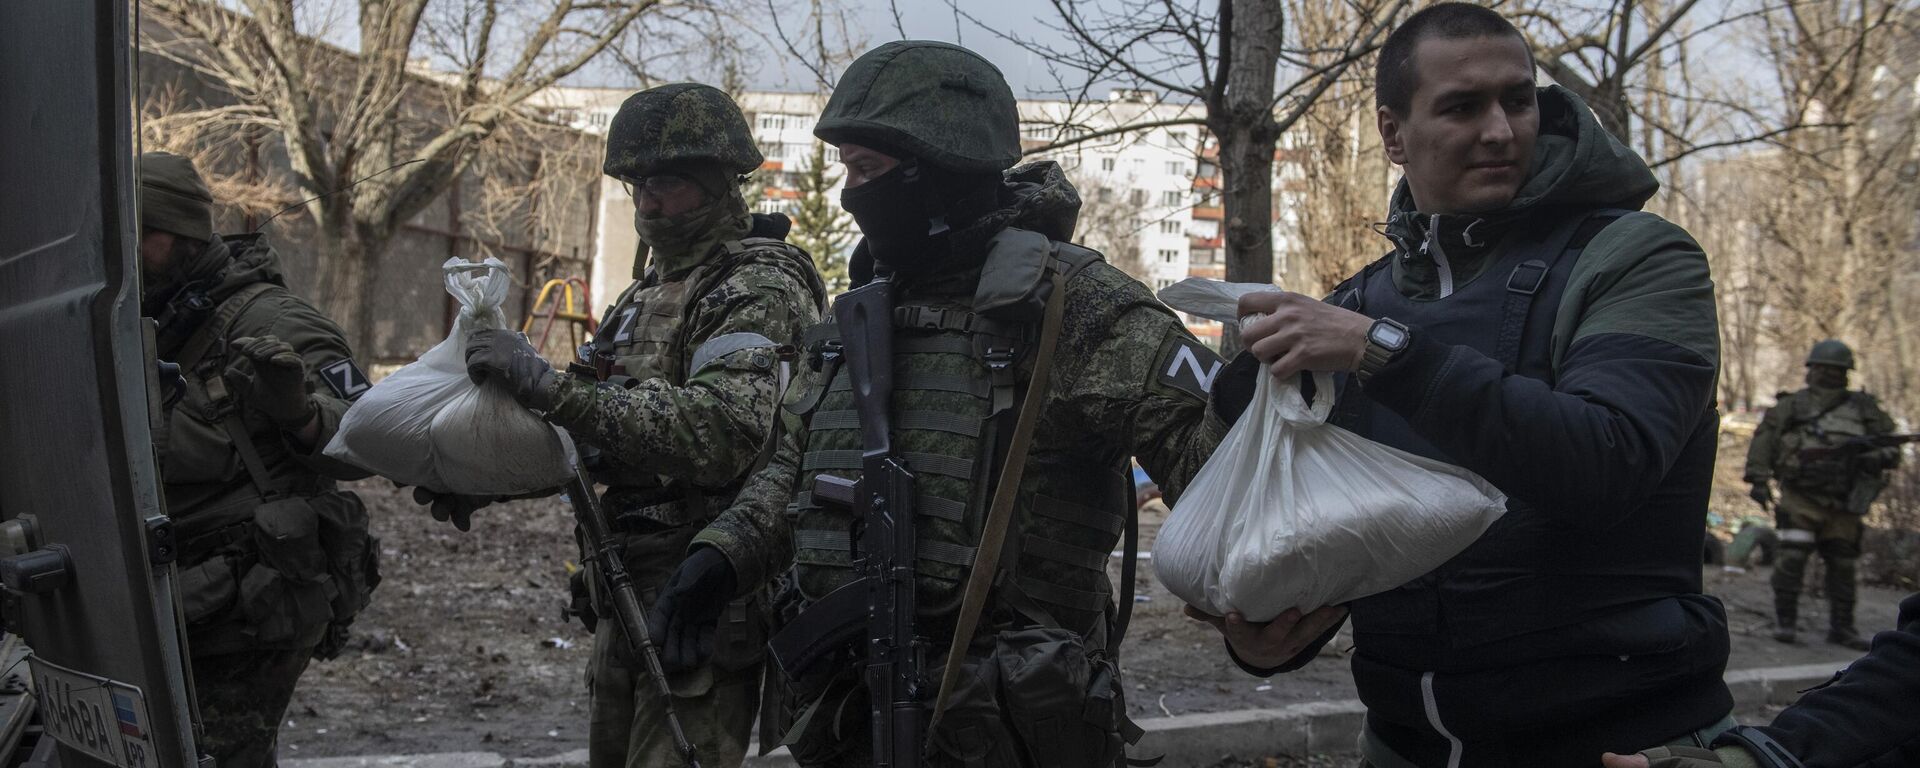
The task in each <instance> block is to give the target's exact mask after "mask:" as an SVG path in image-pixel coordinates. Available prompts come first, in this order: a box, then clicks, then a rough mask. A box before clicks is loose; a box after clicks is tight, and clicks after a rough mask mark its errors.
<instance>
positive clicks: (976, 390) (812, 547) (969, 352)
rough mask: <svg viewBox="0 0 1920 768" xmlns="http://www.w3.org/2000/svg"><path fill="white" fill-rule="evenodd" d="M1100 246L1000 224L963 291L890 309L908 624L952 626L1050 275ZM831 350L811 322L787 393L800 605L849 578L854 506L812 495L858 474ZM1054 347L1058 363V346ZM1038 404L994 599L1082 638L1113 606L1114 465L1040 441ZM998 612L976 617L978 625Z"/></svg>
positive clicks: (1067, 271)
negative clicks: (798, 383) (807, 378)
mask: <svg viewBox="0 0 1920 768" xmlns="http://www.w3.org/2000/svg"><path fill="white" fill-rule="evenodd" d="M1009 233H1011V235H1012V236H1011V237H1009ZM1099 258H1100V256H1099V254H1097V253H1095V252H1093V251H1089V250H1086V249H1083V248H1080V247H1078V246H1074V245H1072V244H1067V243H1049V242H1048V241H1046V240H1045V238H1044V237H1042V236H1039V235H1037V234H1035V233H1030V232H1021V231H1019V230H1009V231H1008V233H1003V235H1002V236H1001V237H1000V238H996V241H995V247H994V249H993V250H992V251H991V252H990V254H989V257H988V260H987V263H986V266H985V267H984V268H983V270H982V277H981V281H980V284H979V287H978V288H977V289H976V291H975V293H974V294H973V295H972V296H966V295H915V294H914V293H912V292H908V293H907V294H906V295H905V296H904V297H903V298H902V299H901V301H900V303H899V304H898V305H897V306H896V307H895V308H894V310H893V317H892V324H893V345H894V348H893V361H892V367H893V372H894V380H893V390H892V392H893V395H892V409H891V411H892V417H893V427H894V430H893V436H892V437H893V444H894V446H895V447H896V449H897V450H899V451H901V453H902V455H903V456H904V458H905V460H906V463H907V466H908V468H909V469H910V470H911V471H913V472H914V473H915V476H916V480H915V483H916V489H915V490H916V499H915V501H916V505H917V510H916V512H917V519H916V521H915V525H916V528H917V531H916V533H917V541H918V543H917V553H916V554H917V561H918V562H917V571H918V573H917V582H916V588H915V595H916V614H917V615H916V631H917V632H920V633H923V634H926V635H929V636H934V637H942V636H944V633H946V632H950V631H951V630H952V628H953V626H954V618H955V615H956V613H957V611H958V609H959V605H960V602H961V599H962V595H963V592H964V589H965V586H966V582H967V577H968V574H969V571H970V568H971V566H972V565H973V563H974V562H975V555H976V553H977V552H978V549H979V547H980V542H981V535H982V529H983V526H984V524H985V522H986V518H987V513H988V508H989V502H990V497H991V496H992V495H993V493H994V490H995V486H996V484H997V483H998V482H999V477H998V473H999V469H1000V464H1001V458H1002V457H1003V456H1004V455H1005V453H1006V451H1007V449H1008V442H1009V440H1010V439H1011V437H1012V433H1013V432H1014V422H1015V419H1016V417H1017V416H1018V415H1019V414H1018V411H1019V408H1018V407H1017V404H1018V403H1019V401H1020V400H1021V398H1022V397H1023V394H1024V391H1025V389H1026V388H1027V387H1029V386H1031V385H1032V382H1031V381H1030V380H1029V379H1030V378H1031V370H1032V365H1033V355H1032V351H1033V349H1034V347H1036V346H1037V344H1038V340H1039V337H1040V325H1041V319H1040V312H1039V310H1040V309H1041V308H1043V307H1044V305H1045V302H1046V298H1047V290H1048V288H1049V287H1050V282H1051V278H1052V276H1053V275H1055V274H1059V275H1060V276H1061V277H1063V278H1064V279H1065V280H1071V279H1072V278H1073V276H1074V275H1075V274H1077V273H1078V272H1079V270H1080V269H1082V268H1084V267H1085V266H1087V265H1088V264H1091V263H1093V262H1095V261H1098V260H1099ZM1061 284H1062V285H1065V284H1066V283H1065V281H1063V282H1062V283H1061ZM843 349H844V344H843V341H842V339H841V336H840V333H839V331H838V329H836V328H835V326H834V325H833V324H832V323H823V324H821V325H818V326H815V327H814V328H812V329H810V330H809V331H808V333H807V335H806V352H805V359H806V364H808V365H809V366H812V367H813V368H814V369H815V370H816V371H818V372H819V374H820V375H819V376H817V377H816V378H815V379H814V384H813V386H814V387H815V389H814V390H813V391H811V392H807V393H804V394H803V395H802V396H799V397H796V398H793V399H790V400H789V401H788V405H787V408H788V409H789V410H790V411H792V412H793V413H795V414H796V415H799V416H800V417H801V418H802V419H803V420H804V421H806V422H807V423H808V430H807V432H806V433H805V434H806V439H805V444H804V449H803V454H802V457H801V465H800V473H799V477H798V483H797V484H796V488H797V489H799V490H798V492H797V493H796V495H795V498H794V499H793V501H792V503H791V504H789V506H788V509H787V514H788V517H789V520H790V521H791V523H792V525H793V530H794V549H795V554H794V569H795V581H796V584H797V586H798V587H799V590H800V593H801V595H802V597H803V598H804V599H805V600H806V601H808V602H813V601H818V600H819V599H821V598H822V597H824V596H826V595H827V594H829V593H831V592H832V591H834V590H835V589H837V588H839V587H841V586H843V585H845V584H848V583H850V582H851V581H853V580H854V579H856V578H857V577H858V574H857V572H856V571H855V569H854V566H853V560H854V556H855V555H856V552H855V551H854V547H855V546H856V542H857V541H858V540H859V536H858V525H859V520H858V518H857V516H856V515H855V514H854V513H853V512H852V510H851V509H850V508H849V507H847V506H844V505H840V504H834V503H831V502H829V501H826V500H822V499H817V498H814V496H813V493H812V491H811V489H812V488H814V487H815V479H816V478H817V477H818V476H820V475H822V474H831V475H834V476H837V477H840V478H844V479H847V480H857V479H858V478H859V475H860V467H861V435H860V430H859V426H860V424H859V417H858V413H857V412H856V411H855V410H854V402H853V393H852V382H851V378H850V376H849V374H848V371H847V370H845V369H844V367H843V366H842V365H841V355H842V351H843ZM1057 358H1058V359H1059V360H1060V361H1061V362H1062V363H1063V364H1064V361H1065V360H1066V359H1068V358H1067V356H1066V355H1065V354H1064V351H1063V352H1062V354H1060V355H1058V356H1057ZM1043 406H1044V403H1043V404H1042V407H1043ZM1039 415H1040V417H1041V418H1040V428H1039V430H1037V431H1036V433H1035V435H1034V436H1033V438H1032V447H1031V448H1030V450H1029V454H1028V457H1027V460H1026V463H1025V467H1026V469H1025V471H1024V472H1023V473H1022V477H1021V479H1020V484H1019V485H1020V487H1019V490H1018V492H1017V495H1016V500H1015V507H1014V513H1013V517H1012V521H1011V524H1010V526H1009V529H1008V531H1007V533H1006V537H1005V541H1004V544H1003V545H1002V548H1001V556H1000V558H999V563H1000V565H999V570H1000V571H1001V572H1002V575H1003V576H1004V577H1005V578H1004V580H1003V581H1001V582H1000V583H999V584H998V585H997V588H996V590H995V592H994V596H995V597H996V598H999V599H1000V600H1001V601H1002V602H1006V601H1011V602H1012V603H1014V606H1012V607H1013V608H1015V609H1017V610H1019V611H1020V613H1022V614H1024V615H1026V616H1027V617H1029V618H1030V619H1031V620H1032V621H1033V622H1035V623H1042V624H1047V625H1052V626H1061V627H1065V628H1069V629H1072V630H1074V631H1076V632H1080V633H1082V634H1089V635H1091V634H1093V633H1094V632H1095V631H1096V629H1097V628H1098V627H1100V626H1101V623H1100V619H1101V618H1102V616H1103V615H1104V612H1105V611H1106V609H1107V607H1108V605H1109V603H1110V599H1109V593H1110V587H1109V586H1108V581H1107V575H1106V564H1107V561H1108V559H1109V555H1108V553H1109V552H1111V551H1112V547H1113V546H1114V544H1115V543H1116V542H1117V541H1118V540H1119V537H1120V535H1121V533H1122V531H1123V528H1124V525H1125V522H1126V507H1124V506H1121V505H1122V504H1124V503H1125V501H1126V500H1127V498H1128V497H1127V493H1126V491H1124V490H1123V489H1122V485H1121V483H1123V482H1124V480H1125V478H1124V475H1123V474H1122V473H1121V472H1120V467H1119V466H1118V465H1114V462H1109V461H1106V460H1105V458H1104V457H1097V456H1090V455H1087V454H1086V452H1084V451H1082V452H1077V453H1076V452H1074V451H1069V450H1063V446H1061V445H1060V443H1058V442H1056V441H1051V440H1049V438H1048V435H1047V434H1046V432H1047V425H1046V423H1047V420H1046V418H1045V414H1044V412H1043V413H1042V414H1039ZM1110 465H1112V466H1110ZM1108 489H1110V490H1108ZM1001 607H1008V606H1001ZM1004 618H1005V617H1004V616H1002V617H1000V618H998V619H996V618H994V617H993V616H992V614H989V618H988V620H987V622H986V623H987V624H992V623H994V622H996V621H1003V620H1004Z"/></svg>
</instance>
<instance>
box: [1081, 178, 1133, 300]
mask: <svg viewBox="0 0 1920 768" xmlns="http://www.w3.org/2000/svg"><path fill="white" fill-rule="evenodd" d="M1067 176H1068V180H1069V181H1072V182H1073V186H1074V187H1075V188H1076V189H1078V190H1079V191H1080V220H1079V223H1078V226H1077V230H1078V232H1079V233H1080V238H1081V241H1082V242H1083V243H1085V245H1086V246H1087V247H1088V248H1092V249H1094V250H1096V251H1099V252H1100V253H1101V254H1103V255H1105V256H1106V257H1107V263H1109V264H1112V265H1113V266H1115V267H1118V268H1119V269H1120V271H1122V272H1125V273H1127V274H1129V275H1132V276H1133V277H1134V278H1136V279H1138V280H1141V281H1143V282H1144V281H1146V280H1147V260H1146V254H1144V253H1142V252H1141V250H1140V232H1141V230H1142V229H1144V228H1145V227H1146V223H1145V222H1143V221H1141V218H1140V209H1139V207H1138V206H1135V205H1133V204H1132V203H1130V202H1129V201H1128V200H1127V197H1126V195H1127V191H1128V190H1129V189H1131V188H1132V187H1133V184H1131V183H1129V181H1130V180H1128V179H1114V178H1108V177H1106V176H1103V175H1100V174H1097V173H1094V172H1091V171H1087V170H1086V167H1085V166H1084V165H1082V166H1079V167H1077V168H1075V169H1074V170H1071V171H1068V172H1067Z"/></svg>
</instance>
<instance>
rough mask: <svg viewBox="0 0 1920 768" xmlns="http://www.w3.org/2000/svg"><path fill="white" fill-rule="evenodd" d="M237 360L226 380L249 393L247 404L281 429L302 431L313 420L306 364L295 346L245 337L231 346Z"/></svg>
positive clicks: (278, 340)
mask: <svg viewBox="0 0 1920 768" xmlns="http://www.w3.org/2000/svg"><path fill="white" fill-rule="evenodd" d="M231 347H232V349H233V352H234V355H235V359H234V360H233V362H232V363H231V364H229V365H228V366H227V371H226V378H227V381H228V382H230V383H232V384H233V385H234V387H235V388H236V389H240V390H242V391H244V392H246V393H247V395H246V398H247V400H246V402H247V405H248V406H251V407H252V408H253V409H254V410H256V411H259V412H261V413H263V414H265V415H266V417H267V418H268V419H271V420H272V421H273V424H274V426H277V427H279V428H281V429H288V430H293V429H299V428H301V427H303V426H306V424H307V420H308V419H310V418H313V410H314V407H315V406H314V404H313V399H312V398H310V397H308V396H307V364H306V361H304V360H301V359H300V353H299V352H297V351H295V350H294V348H293V345H292V344H288V343H286V342H284V341H281V340H280V339H279V337H277V336H242V337H240V338H238V339H234V340H233V344H232V345H231Z"/></svg>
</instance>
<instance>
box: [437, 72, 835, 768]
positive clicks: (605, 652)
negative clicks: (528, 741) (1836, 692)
mask: <svg viewBox="0 0 1920 768" xmlns="http://www.w3.org/2000/svg"><path fill="white" fill-rule="evenodd" d="M760 162H761V156H760V151H759V149H758V148H757V147H756V146H755V144H754V142H753V139H752V136H751V135H750V134H749V132H748V128H747V122H746V119H745V118H744V117H742V116H741V114H740V109H739V108H738V107H737V106H735V105H734V103H733V101H732V100H731V99H729V98H727V96H726V95H725V94H723V93H721V92H720V91H718V90H715V89H713V88H711V87H708V86H704V85H694V84H676V85H667V86H661V87H659V88H654V89H651V90H647V91H642V92H640V93H638V94H635V95H634V96H632V97H631V98H629V99H627V101H626V103H624V104H622V105H621V107H620V112H619V113H618V114H617V115H615V116H614V119H613V125H612V127H611V128H610V129H609V131H608V134H607V158H606V173H607V175H609V176H612V177H614V178H616V179H620V180H621V181H623V182H625V183H626V184H627V185H629V186H630V188H631V189H632V193H633V195H634V202H635V208H636V218H635V220H634V226H635V227H636V228H637V229H638V230H639V233H640V239H641V241H642V242H643V243H644V244H645V245H646V247H647V250H648V253H649V257H650V260H649V262H648V263H646V266H645V270H644V271H641V269H640V266H639V265H636V268H635V274H634V277H635V278H637V280H636V281H635V282H634V283H633V285H632V286H631V287H629V288H628V289H627V291H626V292H625V293H624V294H622V295H621V296H620V298H619V300H618V301H616V302H614V304H613V306H612V307H610V308H609V309H608V310H607V314H606V317H605V318H604V319H603V320H602V322H601V323H600V328H599V332H598V333H597V334H596V337H595V339H594V342H593V343H592V344H590V345H588V347H587V348H585V349H583V350H582V359H581V360H580V361H579V362H578V363H577V364H576V365H575V366H573V367H571V368H570V369H569V370H567V371H565V372H561V371H555V370H553V368H552V367H551V366H549V365H548V364H547V362H546V361H545V360H543V359H541V357H540V355H539V353H538V352H536V351H535V350H534V349H533V348H532V346H530V345H528V344H527V341H526V339H525V337H523V336H521V335H519V334H515V333H511V332H505V331H479V332H476V333H475V334H473V336H472V337H471V338H470V339H469V340H468V345H467V363H468V368H469V371H470V372H472V373H473V374H474V375H475V377H476V378H481V377H494V378H498V379H500V380H502V381H504V382H506V383H507V385H508V386H509V387H510V388H511V389H512V391H513V393H514V395H515V397H516V398H517V399H518V400H519V401H520V403H521V404H523V405H525V406H527V407H528V408H530V409H532V410H533V411H534V412H536V413H539V414H542V415H543V416H544V417H545V418H546V419H547V420H548V421H550V422H552V423H554V424H556V425H559V426H561V427H564V428H565V429H567V430H568V431H569V432H571V433H572V434H573V436H574V438H575V439H576V441H578V442H579V443H580V444H581V445H582V446H583V448H584V449H585V450H586V451H587V452H588V454H589V456H590V457H593V458H590V459H589V463H588V466H589V467H590V468H591V469H592V470H593V474H594V478H595V479H596V480H597V481H598V482H600V483H603V484H605V485H606V486H607V490H606V494H605V505H606V509H607V512H608V515H609V517H610V518H611V519H612V524H613V526H614V528H615V529H616V531H617V533H618V534H619V535H620V536H621V538H622V542H621V543H622V546H623V548H624V553H625V561H626V566H627V569H628V570H629V571H631V572H632V574H633V576H634V581H635V586H636V587H637V588H638V589H639V590H640V592H641V598H642V602H643V603H647V604H653V603H656V602H658V603H660V604H662V605H671V604H673V603H675V602H676V601H677V602H679V603H681V604H685V605H688V606H689V608H690V609H691V610H694V611H697V612H699V613H701V614H702V615H704V616H706V617H708V620H709V624H710V625H711V624H714V623H716V622H717V627H711V626H710V628H709V631H708V632H707V633H706V634H704V635H702V636H700V637H697V638H690V639H689V642H693V643H698V644H700V646H701V648H702V649H704V650H705V651H707V653H706V654H704V655H702V656H701V658H700V660H699V661H698V662H695V661H693V660H692V659H693V656H694V654H693V649H692V648H691V647H688V648H685V649H682V648H678V647H673V646H664V647H663V651H664V652H663V654H662V656H663V659H664V661H665V662H666V665H667V667H668V668H669V670H670V672H669V675H668V677H669V680H668V683H669V685H670V686H671V687H672V689H673V691H674V695H675V697H676V701H675V702H674V707H675V709H676V710H677V711H678V714H679V717H680V721H681V723H682V724H683V725H684V726H685V727H686V730H687V735H688V737H689V739H691V740H692V742H693V744H694V746H695V748H696V749H697V750H698V752H699V755H700V758H701V760H702V764H703V765H708V766H728V765H739V764H740V762H741V760H742V759H743V757H744V756H745V753H746V746H747V739H748V731H749V729H750V728H751V726H752V723H753V720H754V714H755V712H756V710H757V708H758V705H759V696H760V689H759V685H760V661H761V656H762V653H763V648H762V647H763V645H764V644H765V642H766V639H765V632H766V626H765V623H766V608H765V600H764V598H763V596H762V592H763V590H762V583H761V582H760V581H752V580H747V579H738V580H735V579H733V578H732V572H731V570H730V569H727V568H726V567H725V562H724V561H725V558H724V557H722V556H721V555H720V553H719V552H718V551H716V550H714V549H712V548H710V547H693V548H692V549H689V544H690V543H691V542H692V540H693V537H694V534H696V533H698V532H699V531H700V530H701V528H703V527H705V526H706V524H707V523H708V522H710V521H711V520H712V519H713V517H714V516H715V515H716V514H718V513H719V512H720V511H721V510H723V509H726V508H727V506H728V505H729V504H730V503H732V501H733V497H734V495H735V494H736V493H737V492H738V491H739V489H740V485H741V483H742V482H743V481H744V480H745V478H746V476H747V475H748V473H749V472H750V471H752V470H753V468H754V467H755V466H756V465H757V464H758V459H759V457H760V456H761V455H762V453H763V450H764V448H765V446H766V445H767V443H768V439H769V432H770V430H771V429H772V425H773V421H774V412H775V410H776V409H777V408H778V406H779V400H780V396H781V392H782V389H783V387H784V386H785V382H786V378H787V372H788V370H789V368H788V366H787V363H786V362H785V358H786V357H790V354H789V353H790V350H791V348H792V346H791V345H795V344H797V343H798V342H799V339H800V332H801V331H802V330H803V329H804V328H806V327H807V326H808V325H811V324H812V323H814V322H816V321H817V320H818V319H819V313H820V307H821V305H822V304H823V303H824V302H825V300H826V288H825V286H824V285H822V283H821V281H820V276H819V273H818V272H816V271H815V269H814V267H813V261H812V259H811V258H810V257H809V256H808V255H807V254H806V252H804V251H802V250H800V249H799V248H796V247H794V246H792V245H788V244H787V243H785V242H783V241H782V240H781V239H780V238H782V237H783V236H784V235H785V234H786V231H787V226H788V224H787V222H786V219H785V217H783V216H774V217H767V216H760V215H750V214H749V212H748V209H747V203H746V201H745V199H744V198H743V197H742V195H741V192H740V184H739V180H740V179H741V177H742V175H743V174H746V173H748V172H750V171H753V170H755V169H757V168H759V167H760ZM458 503H459V502H458V501H457V500H452V499H443V500H436V506H438V507H439V511H437V512H436V514H437V515H440V516H445V517H452V516H457V515H463V514H465V512H466V511H467V510H460V509H454V508H451V506H452V505H457V504H458ZM461 522H464V521H461ZM675 566H683V568H682V571H683V573H684V574H688V575H689V576H690V578H687V579H685V580H683V582H681V583H677V584H675V585H672V586H671V587H666V585H665V584H664V582H665V581H666V578H667V576H668V574H670V573H672V572H673V569H674V567H675ZM576 584H577V585H584V586H586V587H587V588H589V590H590V592H591V594H590V602H591V604H592V606H593V609H594V610H593V612H592V613H591V614H589V616H610V615H611V609H612V606H611V604H610V603H609V602H608V601H607V599H606V597H605V596H603V595H600V594H598V589H597V585H598V579H597V578H595V577H594V576H592V575H590V574H588V575H583V577H582V578H580V579H579V580H578V581H577V582H576ZM663 587H666V588H664V589H663ZM577 588H578V587H577ZM595 623H597V624H598V627H597V629H596V631H595V636H594V654H593V660H592V662H591V666H590V667H589V669H588V672H587V685H588V688H589V689H590V690H591V692H592V697H593V709H592V722H591V725H590V727H589V733H588V739H589V762H590V764H591V765H593V766H594V767H595V768H613V766H621V765H625V766H668V765H679V764H680V761H681V758H680V756H679V754H678V753H677V752H676V751H675V749H674V744H673V741H672V737H671V734H670V733H669V731H668V729H667V726H666V721H665V718H664V709H663V708H662V707H661V703H660V702H659V701H658V700H657V698H656V696H655V694H654V691H655V688H654V687H652V685H651V683H650V681H648V680H646V679H644V678H643V677H642V676H643V675H646V674H647V671H646V667H645V666H644V665H643V664H642V663H641V660H640V659H638V658H637V657H636V655H635V654H633V653H631V652H630V650H629V645H628V642H627V640H626V638H625V637H623V636H622V634H621V630H620V624H619V622H615V621H598V622H595ZM655 634H657V635H661V637H656V638H655V640H654V641H655V643H661V642H662V640H663V639H664V635H663V634H662V633H661V632H660V631H656V632H655Z"/></svg>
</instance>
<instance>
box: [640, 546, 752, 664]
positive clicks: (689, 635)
mask: <svg viewBox="0 0 1920 768" xmlns="http://www.w3.org/2000/svg"><path fill="white" fill-rule="evenodd" d="M737 578H738V577H737V576H736V575H735V574H734V572H733V562H732V561H730V560H728V559H727V556H726V554H725V553H723V552H721V551H720V550H718V549H716V548H714V547H705V546H703V547H696V548H694V550H693V554H691V555H688V556H687V559H686V561H685V562H682V563H681V564H680V567H679V569H677V570H675V571H674V572H673V576H672V577H671V578H669V579H667V586H666V588H664V589H662V590H660V599H659V600H657V601H655V602H654V604H653V611H652V612H650V613H648V614H647V634H648V635H651V636H652V640H653V645H654V647H655V648H657V649H659V651H660V660H661V662H663V663H665V664H666V666H667V668H668V669H692V668H695V667H698V666H700V665H702V664H705V663H707V659H709V658H712V656H713V633H714V630H715V629H716V625H717V624H718V623H719V620H720V614H721V613H723V612H725V611H726V609H727V602H728V601H730V600H732V599H733V591H734V587H735V580H736V579H737Z"/></svg>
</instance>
